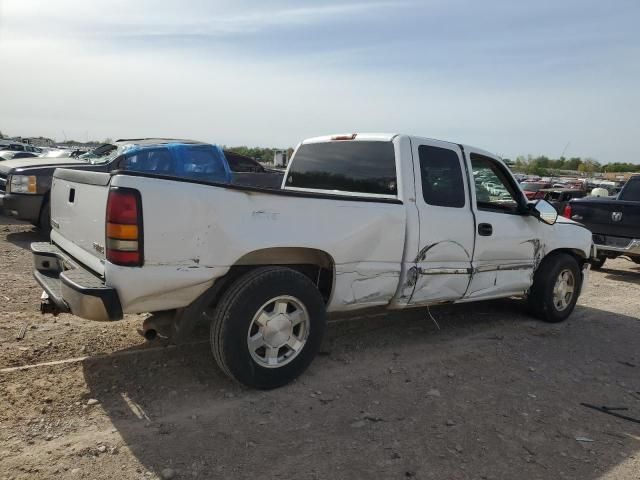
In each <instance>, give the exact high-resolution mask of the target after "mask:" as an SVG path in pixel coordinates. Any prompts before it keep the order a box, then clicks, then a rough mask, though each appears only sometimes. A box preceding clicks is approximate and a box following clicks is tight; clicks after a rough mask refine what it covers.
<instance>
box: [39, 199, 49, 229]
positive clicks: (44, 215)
mask: <svg viewBox="0 0 640 480" xmlns="http://www.w3.org/2000/svg"><path fill="white" fill-rule="evenodd" d="M37 226H38V228H39V229H40V230H42V231H43V232H44V233H46V234H47V235H48V234H49V233H50V232H51V205H50V203H49V201H46V202H45V203H44V205H42V210H40V219H39V220H38V225H37Z"/></svg>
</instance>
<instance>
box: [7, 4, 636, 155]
mask: <svg viewBox="0 0 640 480" xmlns="http://www.w3.org/2000/svg"><path fill="white" fill-rule="evenodd" d="M587 3H589V2H587ZM398 5H399V6H398ZM2 6H3V8H2V11H1V15H2V17H1V18H2V21H1V23H0V52H1V53H2V58H3V71H4V72H10V73H9V74H3V75H2V76H1V77H0V89H1V90H2V91H3V92H10V95H5V96H3V102H2V113H3V115H2V118H0V121H1V122H0V129H2V131H3V132H5V133H7V132H8V133H13V134H27V135H38V134H43V135H50V136H55V137H58V138H61V137H62V135H63V134H62V131H63V130H64V131H65V132H66V135H67V136H68V137H71V136H75V137H78V138H84V137H85V136H86V135H88V136H89V137H94V138H98V139H101V138H104V137H112V138H115V137H127V136H128V137H131V136H138V135H164V136H180V137H191V138H197V139H203V140H208V141H214V142H219V143H226V144H250V145H265V146H281V147H285V146H290V145H295V144H296V143H297V142H298V141H299V140H300V139H302V138H304V137H307V136H315V135H320V134H326V133H332V132H336V131H338V132H339V131H400V132H407V133H414V134H418V135H425V136H431V137H435V138H442V139H445V140H455V141H460V142H464V143H469V144H475V145H477V146H479V147H482V148H485V149H487V150H491V151H494V152H496V153H499V154H503V155H505V156H515V155H518V154H527V153H532V154H547V155H559V154H560V153H561V152H562V149H563V148H564V146H565V145H566V143H567V142H568V141H570V142H571V147H570V149H569V151H568V152H567V153H568V154H569V155H584V156H593V157H596V158H598V159H599V160H601V161H616V160H624V161H640V158H637V157H635V156H634V155H636V153H635V152H636V150H637V149H636V146H635V144H634V138H635V132H636V130H637V128H638V121H637V120H636V118H635V117H636V114H635V113H634V112H637V111H638V110H640V95H638V94H637V93H636V90H637V87H636V85H637V84H638V80H640V65H639V64H638V62H637V61H636V59H637V58H640V41H639V40H638V38H637V35H636V34H635V19H637V18H638V13H640V8H638V4H637V3H634V2H625V1H624V0H621V1H620V2H619V4H617V8H616V9H612V8H610V7H606V6H603V5H601V4H598V3H595V2H593V3H589V5H588V7H589V8H586V7H585V8H580V7H581V6H583V3H582V2H577V1H574V0H569V1H567V2H563V3H562V4H559V3H552V2H538V3H536V5H535V6H531V5H530V6H528V7H527V8H524V7H522V6H521V5H519V4H518V5H517V4H514V3H513V2H503V1H500V0H493V1H490V2H482V6H479V5H478V4H476V3H475V2H474V3H471V2H465V1H462V0H452V1H450V2H445V1H432V2H429V3H424V2H414V3H408V2H405V3H400V4H398V3H396V2H393V3H391V2H384V1H379V2H372V3H364V2H352V3H347V4H343V3H338V2H297V3H296V7H290V2H285V1H276V2H270V3H269V6H268V7H267V6H265V4H264V2H257V1H250V2H241V1H233V2H232V1H230V0H229V1H227V2H225V1H222V2H216V3H211V2H207V1H204V0H202V1H199V0H195V1H192V2H189V4H188V8H187V7H185V4H184V3H182V2H177V1H169V0H162V1H155V2H145V1H143V2H124V1H120V2H115V3H111V2H109V3H107V2H104V1H97V2H74V1H71V0H59V1H57V2H43V3H39V4H38V3H35V2H25V1H15V0H9V1H7V0H5V1H4V2H3V3H2ZM27 26H29V28H27ZM87 132H88V133H87Z"/></svg>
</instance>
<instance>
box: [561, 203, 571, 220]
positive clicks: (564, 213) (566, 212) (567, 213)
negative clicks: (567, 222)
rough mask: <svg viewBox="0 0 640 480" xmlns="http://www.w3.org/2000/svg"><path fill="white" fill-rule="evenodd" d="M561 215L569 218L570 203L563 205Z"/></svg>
mask: <svg viewBox="0 0 640 480" xmlns="http://www.w3.org/2000/svg"><path fill="white" fill-rule="evenodd" d="M562 216H563V217H567V218H571V205H569V204H567V205H565V206H564V211H563V212H562Z"/></svg>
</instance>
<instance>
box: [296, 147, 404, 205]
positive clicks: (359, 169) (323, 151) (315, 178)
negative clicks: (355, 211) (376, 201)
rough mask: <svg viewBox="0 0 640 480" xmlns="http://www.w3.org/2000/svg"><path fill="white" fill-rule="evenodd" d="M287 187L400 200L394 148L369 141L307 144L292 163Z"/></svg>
mask: <svg viewBox="0 0 640 480" xmlns="http://www.w3.org/2000/svg"><path fill="white" fill-rule="evenodd" d="M286 186H287V187H293V188H304V189H313V190H328V191H335V192H336V193H339V192H353V193H363V194H377V195H390V196H396V195H397V193H398V186H397V178H396V162H395V152H394V148H393V144H392V143H391V142H367V141H362V142H360V141H336V142H325V143H307V144H303V145H301V146H300V147H299V148H298V150H297V152H296V154H295V157H294V158H293V159H292V161H291V167H290V169H289V173H288V175H287V180H286Z"/></svg>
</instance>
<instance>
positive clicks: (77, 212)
mask: <svg viewBox="0 0 640 480" xmlns="http://www.w3.org/2000/svg"><path fill="white" fill-rule="evenodd" d="M110 180H111V175H110V174H109V173H103V172H87V171H80V170H66V169H60V168H59V169H56V171H55V173H54V175H53V184H52V186H51V226H52V229H53V230H52V231H51V240H53V242H54V243H56V244H57V245H58V246H59V247H60V248H62V249H63V250H65V251H66V252H67V253H69V254H70V255H71V256H73V257H74V258H75V259H76V260H78V261H79V262H81V263H83V264H84V265H86V266H87V267H89V268H90V269H91V270H93V271H94V272H96V273H98V274H100V275H102V274H103V273H104V259H105V255H104V246H105V215H106V209H107V196H108V195H109V182H110Z"/></svg>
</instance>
